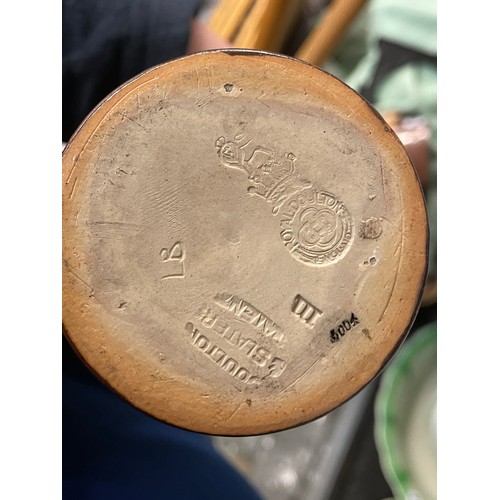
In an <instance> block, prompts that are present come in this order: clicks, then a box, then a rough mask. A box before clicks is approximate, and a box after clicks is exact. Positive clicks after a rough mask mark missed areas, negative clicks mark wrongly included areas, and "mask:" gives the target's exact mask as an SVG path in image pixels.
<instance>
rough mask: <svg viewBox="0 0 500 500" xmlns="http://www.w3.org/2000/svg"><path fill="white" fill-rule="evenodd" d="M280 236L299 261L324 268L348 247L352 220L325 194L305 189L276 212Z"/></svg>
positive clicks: (342, 205) (332, 196)
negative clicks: (278, 214) (277, 213)
mask: <svg viewBox="0 0 500 500" xmlns="http://www.w3.org/2000/svg"><path fill="white" fill-rule="evenodd" d="M280 228H281V232H280V237H281V241H282V242H283V244H284V245H285V247H286V248H287V249H288V250H289V251H290V253H291V255H292V257H294V258H295V259H297V260H298V261H300V262H303V263H306V264H310V265H314V266H327V265H329V264H333V263H335V262H337V261H338V260H340V258H341V257H342V256H343V255H345V253H346V252H347V250H348V248H349V247H350V244H351V240H352V234H353V232H352V219H351V215H350V214H349V212H348V211H347V209H346V208H345V206H344V204H343V203H342V202H341V201H340V200H338V199H337V198H336V197H335V196H334V195H333V194H332V193H329V192H328V191H323V190H318V189H309V190H306V191H303V192H301V193H300V194H299V195H297V196H294V197H293V198H292V199H290V200H289V201H288V202H287V203H285V204H284V205H283V207H282V209H281V212H280Z"/></svg>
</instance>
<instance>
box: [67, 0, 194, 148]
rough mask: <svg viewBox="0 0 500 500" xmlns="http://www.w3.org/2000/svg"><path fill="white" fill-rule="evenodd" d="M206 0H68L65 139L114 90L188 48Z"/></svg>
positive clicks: (178, 55) (182, 53) (181, 53)
mask: <svg viewBox="0 0 500 500" xmlns="http://www.w3.org/2000/svg"><path fill="white" fill-rule="evenodd" d="M199 6H200V0H117V1H112V0H63V2H62V78H63V82H62V98H63V106H62V108H63V120H62V140H63V142H67V141H68V139H69V138H70V136H71V135H72V134H73V132H74V131H75V130H76V128H77V127H78V125H79V124H80V122H81V121H82V120H83V119H84V118H85V117H86V116H87V114H88V113H89V112H90V111H91V110H92V109H93V108H94V107H95V106H96V105H97V104H98V103H99V102H100V101H101V100H102V99H104V98H105V97H106V96H107V95H108V94H109V93H110V92H112V91H114V90H115V89H116V88H117V87H118V86H120V85H121V84H123V83H124V82H126V81H127V80H129V79H130V78H132V77H134V76H136V75H138V74H139V73H141V72H142V71H144V70H146V69H149V68H150V67H152V66H156V65H157V64H160V63H163V62H165V61H168V60H169V59H173V58H175V57H180V56H182V55H184V54H185V52H186V47H187V43H188V38H189V29H190V22H191V19H192V18H193V16H194V15H195V13H196V11H197V9H198V8H199Z"/></svg>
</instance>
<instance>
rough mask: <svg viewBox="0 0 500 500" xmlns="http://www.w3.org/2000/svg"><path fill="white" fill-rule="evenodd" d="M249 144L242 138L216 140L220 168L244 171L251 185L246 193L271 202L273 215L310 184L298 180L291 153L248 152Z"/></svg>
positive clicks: (303, 180)
mask: <svg viewBox="0 0 500 500" xmlns="http://www.w3.org/2000/svg"><path fill="white" fill-rule="evenodd" d="M251 142H252V141H251V140H248V141H247V140H245V138H244V136H243V135H237V136H236V137H235V138H234V140H232V141H230V140H226V138H225V137H219V139H217V142H216V148H217V154H218V155H219V158H220V161H221V163H222V165H223V166H225V167H227V168H235V169H238V170H241V171H242V172H244V173H245V174H246V175H247V176H248V180H249V181H250V183H251V185H250V186H249V187H248V192H249V193H250V194H252V195H257V196H260V197H262V198H264V199H265V200H266V201H267V202H269V203H272V205H273V209H272V212H273V214H277V213H278V211H279V209H280V207H281V205H283V203H284V202H285V201H286V200H287V199H288V198H289V197H291V196H292V195H294V194H295V193H297V192H299V191H301V190H303V189H307V188H310V187H311V186H312V183H311V182H310V181H308V180H307V179H302V178H300V177H299V174H298V173H297V172H296V169H295V161H296V157H295V155H294V154H293V153H285V154H283V155H281V156H280V155H277V154H276V153H275V151H273V150H271V149H268V148H265V147H262V146H257V147H254V148H253V150H252V148H250V147H249V145H250V143H251Z"/></svg>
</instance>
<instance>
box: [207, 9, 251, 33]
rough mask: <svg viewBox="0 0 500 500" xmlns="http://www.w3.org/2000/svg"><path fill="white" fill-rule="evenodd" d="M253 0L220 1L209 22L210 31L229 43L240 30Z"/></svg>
mask: <svg viewBox="0 0 500 500" xmlns="http://www.w3.org/2000/svg"><path fill="white" fill-rule="evenodd" d="M254 1H255V0H220V1H219V3H218V5H217V7H215V9H214V11H213V13H212V16H211V18H210V21H209V23H208V25H209V27H210V29H211V30H212V31H214V32H215V33H217V34H218V35H219V36H221V37H222V38H225V39H226V40H229V41H231V40H232V39H233V38H234V36H235V35H236V33H237V32H238V30H239V29H240V27H241V25H242V23H243V22H244V20H245V17H246V16H247V15H248V12H249V11H250V9H251V8H252V6H253V4H254Z"/></svg>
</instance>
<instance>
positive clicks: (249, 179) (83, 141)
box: [63, 52, 427, 435]
mask: <svg viewBox="0 0 500 500" xmlns="http://www.w3.org/2000/svg"><path fill="white" fill-rule="evenodd" d="M63 169H64V172H63V198H64V199H63V260H64V264H63V302H64V303H63V322H64V326H65V328H66V331H67V336H68V339H69V340H70V342H71V343H72V344H73V346H74V347H75V349H76V350H77V351H78V352H79V354H80V355H81V357H82V358H83V359H84V360H85V362H86V363H87V364H88V365H89V366H90V367H91V368H92V369H93V370H94V371H95V372H96V373H97V374H98V375H99V376H100V377H101V378H102V379H103V380H104V381H105V382H106V383H107V384H108V385H109V386H110V387H112V388H113V389H114V390H116V391H117V392H118V393H120V394H121V395H122V396H123V397H124V398H126V399H127V400H128V401H130V402H131V403H132V404H133V405H135V406H136V407H138V408H140V409H142V410H144V411H145V412H147V413H149V414H151V415H153V416H155V417H157V418H159V419H161V420H164V421H166V422H169V423H172V424H175V425H178V426H181V427H186V428H189V429H192V430H195V431H199V432H206V433H213V434H226V435H244V434H257V433H265V432H271V431H274V430H279V429H283V428H287V427H291V426H295V425H298V424H301V423H303V422H305V421H308V420H311V419H313V418H315V417H318V416H320V415H322V414H324V413H325V412H327V411H329V410H331V409H332V408H334V407H336V406H338V405H339V404H341V403H342V402H344V401H345V400H346V399H348V398H349V397H350V396H352V395H353V394H354V393H356V392H357V391H358V390H360V389H361V388H362V387H363V386H364V385H365V384H366V383H368V382H369V381H370V380H371V379H372V378H373V377H374V376H375V375H376V374H377V373H378V372H379V371H380V370H381V368H382V367H383V366H384V364H385V363H386V361H387V359H388V358H389V357H390V356H391V354H392V353H393V352H394V349H395V348H396V347H397V346H398V345H399V343H400V342H401V340H402V339H403V337H404V334H405V332H406V329H407V328H408V326H409V324H410V323H411V321H412V318H413V317H414V314H415V311H416V308H417V307H418V304H419V300H420V295H421V289H422V283H423V280H424V276H425V270H426V252H427V223H426V215H425V208H424V202H423V198H422V193H421V188H420V185H419V183H418V181H417V178H416V176H415V173H414V170H413V168H412V166H411V164H410V163H409V160H408V158H407V156H406V153H405V151H404V148H403V147H402V145H401V144H400V142H399V141H398V140H397V138H396V136H395V135H394V133H393V132H392V130H391V129H390V128H389V127H388V126H387V125H386V124H385V123H384V122H383V120H382V119H381V118H380V117H379V116H378V115H377V114H375V113H374V111H373V110H372V109H371V108H370V107H369V106H368V105H367V104H366V103H365V102H364V101H363V100H362V99H361V98H360V97H359V96H357V95H356V94H355V93H354V92H353V91H352V90H350V89H349V88H348V87H346V86H345V85H344V84H342V83H340V82H339V81H338V80H336V79H334V78H333V77H331V76H329V75H327V74H326V73H324V72H322V71H320V70H318V69H317V68H315V67H313V66H309V65H306V64H304V63H301V62H299V61H296V60H292V59H287V58H283V57H277V56H273V55H269V54H257V53H249V52H245V53H244V52H233V53H231V54H228V53H225V52H210V53H204V54H197V55H193V56H189V57H186V58H183V59H178V60H175V61H172V62H169V63H167V64H165V65H163V66H159V67H156V68H153V69H152V70H150V71H148V72H146V73H143V74H142V75H140V76H138V77H137V78H136V79H134V80H132V81H130V82H128V84H126V85H124V86H123V87H121V88H120V89H119V90H117V91H116V92H115V93H114V94H113V95H111V96H110V97H108V99H107V100H105V101H104V102H103V103H101V104H100V106H98V108H96V110H95V111H94V112H93V114H91V116H90V117H89V118H88V119H87V120H86V121H85V122H84V124H83V125H82V127H81V128H80V129H79V131H78V132H77V133H76V134H75V135H74V137H73V138H72V140H71V141H70V142H69V143H68V145H67V147H66V149H65V151H64V154H63Z"/></svg>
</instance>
